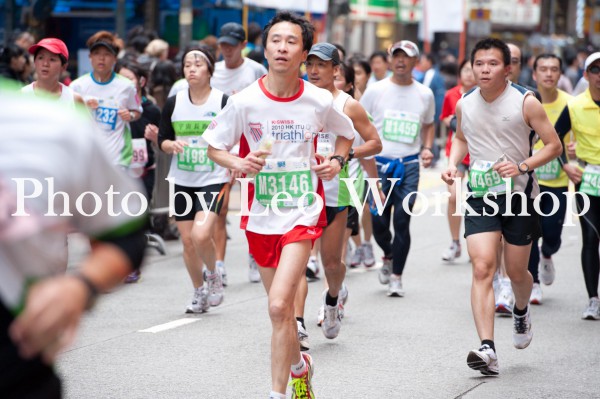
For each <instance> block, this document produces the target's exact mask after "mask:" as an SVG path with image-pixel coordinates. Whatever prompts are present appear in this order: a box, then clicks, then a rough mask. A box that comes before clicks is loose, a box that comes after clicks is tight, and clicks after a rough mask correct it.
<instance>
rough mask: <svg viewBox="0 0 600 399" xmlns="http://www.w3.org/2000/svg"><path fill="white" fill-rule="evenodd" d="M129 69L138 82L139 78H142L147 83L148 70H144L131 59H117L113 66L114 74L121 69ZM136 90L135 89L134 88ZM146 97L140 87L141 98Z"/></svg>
mask: <svg viewBox="0 0 600 399" xmlns="http://www.w3.org/2000/svg"><path fill="white" fill-rule="evenodd" d="M123 68H125V69H129V70H130V71H131V72H133V74H134V75H135V76H136V77H137V79H138V82H139V80H140V78H144V80H145V81H146V83H147V82H148V70H147V69H146V68H144V67H143V66H142V65H141V64H140V63H138V62H137V61H135V60H132V59H124V58H121V59H118V60H117V63H116V64H115V72H116V73H119V72H120V71H121V69H123ZM136 89H137V88H136ZM145 95H146V88H145V87H142V96H145Z"/></svg>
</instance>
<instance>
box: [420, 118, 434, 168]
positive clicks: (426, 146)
mask: <svg viewBox="0 0 600 399" xmlns="http://www.w3.org/2000/svg"><path fill="white" fill-rule="evenodd" d="M434 135H435V131H434V128H433V123H424V124H423V126H422V127H421V139H422V140H423V149H422V150H421V161H422V162H423V166H424V167H426V168H428V167H429V166H430V165H431V161H433V152H432V150H431V148H432V147H431V146H432V145H433V138H434Z"/></svg>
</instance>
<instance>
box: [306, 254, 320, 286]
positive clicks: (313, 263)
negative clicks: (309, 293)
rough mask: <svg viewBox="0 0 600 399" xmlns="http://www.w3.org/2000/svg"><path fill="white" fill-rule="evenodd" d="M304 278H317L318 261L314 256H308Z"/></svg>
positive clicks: (311, 279) (310, 279)
mask: <svg viewBox="0 0 600 399" xmlns="http://www.w3.org/2000/svg"><path fill="white" fill-rule="evenodd" d="M306 278H307V279H308V281H315V280H318V279H319V261H318V260H317V257H316V256H311V257H310V258H308V263H307V264H306Z"/></svg>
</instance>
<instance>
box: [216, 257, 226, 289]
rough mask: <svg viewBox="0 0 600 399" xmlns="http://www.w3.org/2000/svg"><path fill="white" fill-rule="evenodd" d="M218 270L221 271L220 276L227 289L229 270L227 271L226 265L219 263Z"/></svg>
mask: <svg viewBox="0 0 600 399" xmlns="http://www.w3.org/2000/svg"><path fill="white" fill-rule="evenodd" d="M217 269H218V270H219V274H220V275H221V281H222V282H223V287H227V270H225V263H223V262H222V261H221V262H217Z"/></svg>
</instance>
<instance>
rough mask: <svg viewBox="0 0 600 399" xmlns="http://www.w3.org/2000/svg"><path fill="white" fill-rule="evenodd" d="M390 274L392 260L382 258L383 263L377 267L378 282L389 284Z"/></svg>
mask: <svg viewBox="0 0 600 399" xmlns="http://www.w3.org/2000/svg"><path fill="white" fill-rule="evenodd" d="M390 274H392V260H391V259H388V258H383V265H381V269H379V282H380V283H381V284H383V285H386V284H389V282H390Z"/></svg>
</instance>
